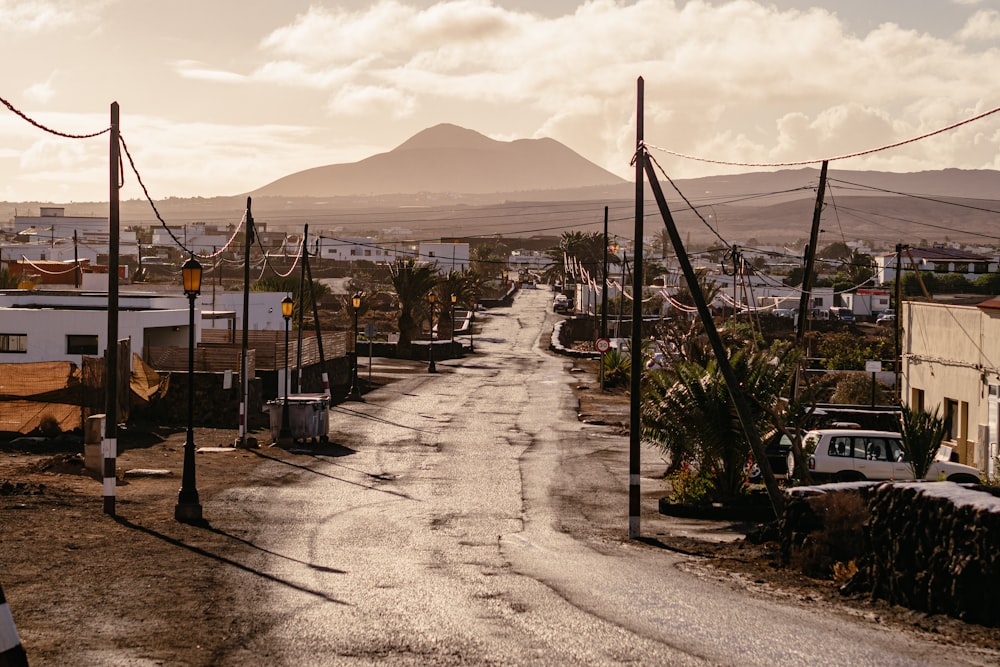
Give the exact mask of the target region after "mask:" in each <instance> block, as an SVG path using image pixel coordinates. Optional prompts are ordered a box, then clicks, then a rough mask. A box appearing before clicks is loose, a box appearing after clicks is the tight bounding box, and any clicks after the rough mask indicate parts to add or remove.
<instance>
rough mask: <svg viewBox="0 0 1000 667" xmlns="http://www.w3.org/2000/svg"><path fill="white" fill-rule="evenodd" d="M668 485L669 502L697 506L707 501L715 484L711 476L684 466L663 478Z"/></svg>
mask: <svg viewBox="0 0 1000 667" xmlns="http://www.w3.org/2000/svg"><path fill="white" fill-rule="evenodd" d="M665 480H666V481H667V482H669V483H670V502H673V503H686V504H690V505H697V504H700V503H704V502H706V501H707V500H708V498H709V496H710V495H711V494H712V491H714V490H715V484H714V483H713V482H712V477H711V475H709V474H707V473H703V472H700V471H698V470H695V469H694V468H692V467H691V466H688V465H684V466H682V467H681V468H680V469H679V470H677V471H676V472H673V473H670V474H669V475H667V476H666V477H665Z"/></svg>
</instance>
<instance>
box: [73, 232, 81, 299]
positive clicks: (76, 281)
mask: <svg viewBox="0 0 1000 667" xmlns="http://www.w3.org/2000/svg"><path fill="white" fill-rule="evenodd" d="M82 278H83V277H82V276H81V275H80V255H79V252H78V251H77V238H76V230H75V229H74V230H73V287H80V281H81V280H82Z"/></svg>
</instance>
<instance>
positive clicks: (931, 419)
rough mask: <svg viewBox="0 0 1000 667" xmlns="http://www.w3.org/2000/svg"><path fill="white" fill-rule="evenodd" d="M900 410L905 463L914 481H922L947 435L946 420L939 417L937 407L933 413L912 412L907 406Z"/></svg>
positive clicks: (923, 411)
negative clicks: (911, 472)
mask: <svg viewBox="0 0 1000 667" xmlns="http://www.w3.org/2000/svg"><path fill="white" fill-rule="evenodd" d="M902 408H903V410H902V413H901V414H900V418H899V422H900V436H901V438H902V449H903V451H904V452H905V453H906V462H907V463H908V464H909V466H910V470H912V471H913V477H914V478H915V479H924V477H926V475H927V471H928V470H930V467H931V464H932V463H934V457H935V456H936V455H937V451H938V449H940V447H941V443H942V442H944V439H945V436H947V435H948V420H947V419H944V418H942V417H940V416H939V414H938V408H937V407H935V408H934V411H933V412H927V411H926V410H914V409H911V408H910V407H909V406H907V405H904V406H902Z"/></svg>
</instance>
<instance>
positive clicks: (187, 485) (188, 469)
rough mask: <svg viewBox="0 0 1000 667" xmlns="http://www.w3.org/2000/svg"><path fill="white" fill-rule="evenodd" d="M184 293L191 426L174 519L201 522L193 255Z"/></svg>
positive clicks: (197, 284)
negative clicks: (196, 467)
mask: <svg viewBox="0 0 1000 667" xmlns="http://www.w3.org/2000/svg"><path fill="white" fill-rule="evenodd" d="M181 275H182V276H183V278H184V294H185V295H186V296H187V298H188V304H189V308H188V310H189V315H190V317H189V319H188V423H187V441H186V442H185V443H184V469H183V473H182V475H181V490H180V493H178V494H177V506H176V507H175V508H174V519H176V520H177V521H182V522H185V523H194V522H199V521H201V518H202V517H201V502H200V501H199V499H198V489H197V487H196V485H195V475H194V300H195V298H196V297H197V296H198V293H199V292H201V264H199V263H198V260H196V259H195V258H194V257H193V256H192V257H191V259H189V260H188V261H186V262H184V266H182V267H181Z"/></svg>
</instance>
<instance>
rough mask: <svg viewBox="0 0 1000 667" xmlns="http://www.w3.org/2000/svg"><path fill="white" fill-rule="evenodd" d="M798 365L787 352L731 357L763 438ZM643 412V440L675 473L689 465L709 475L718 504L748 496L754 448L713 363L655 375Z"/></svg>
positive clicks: (675, 367) (686, 365) (740, 353)
mask: <svg viewBox="0 0 1000 667" xmlns="http://www.w3.org/2000/svg"><path fill="white" fill-rule="evenodd" d="M797 359H798V357H797V354H796V353H794V352H792V351H790V350H789V349H788V348H781V349H779V350H765V351H760V352H754V353H749V352H747V351H746V350H739V351H737V352H736V353H735V354H733V355H732V357H731V359H730V363H731V365H732V368H733V372H734V374H735V375H736V377H737V379H738V380H739V383H740V389H741V391H743V392H744V394H745V395H746V396H747V397H748V398H749V399H750V410H751V416H752V419H753V421H754V425H755V427H756V428H757V431H758V432H765V431H773V430H774V424H773V421H772V418H771V410H772V409H773V406H774V405H775V404H776V403H777V402H778V399H779V397H780V396H781V394H782V392H783V390H784V389H785V387H786V386H787V385H788V382H789V380H790V378H791V373H792V371H793V370H794V368H795V365H796V363H797ZM640 409H641V411H642V415H643V427H642V437H643V438H644V439H645V440H647V441H649V442H651V443H653V444H655V445H656V446H658V447H660V448H661V449H662V450H663V451H664V452H665V453H666V454H668V455H669V456H670V465H671V469H678V468H679V467H680V466H683V465H685V464H686V465H690V466H693V467H696V468H697V469H698V470H699V471H701V472H702V473H705V474H707V475H709V476H710V478H711V480H712V483H713V487H714V490H715V493H716V494H717V496H716V497H717V498H718V499H726V498H732V497H735V496H738V495H740V494H741V493H742V492H743V491H744V490H745V488H746V484H747V469H748V462H749V460H750V445H749V442H748V440H747V437H746V434H745V432H744V430H743V426H742V424H741V423H740V420H739V417H738V415H737V413H736V410H735V408H734V407H733V404H732V401H731V399H730V396H729V391H728V388H727V386H726V383H725V380H724V378H723V377H722V373H721V372H720V371H719V369H718V366H717V363H716V361H715V360H714V359H712V360H710V361H709V362H708V364H707V365H704V366H703V365H701V364H698V363H695V362H690V361H678V362H676V363H674V364H673V366H672V367H671V368H669V369H667V370H664V371H658V372H652V373H650V374H649V381H648V382H647V384H646V388H645V390H644V392H643V396H642V399H641V402H640Z"/></svg>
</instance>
